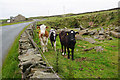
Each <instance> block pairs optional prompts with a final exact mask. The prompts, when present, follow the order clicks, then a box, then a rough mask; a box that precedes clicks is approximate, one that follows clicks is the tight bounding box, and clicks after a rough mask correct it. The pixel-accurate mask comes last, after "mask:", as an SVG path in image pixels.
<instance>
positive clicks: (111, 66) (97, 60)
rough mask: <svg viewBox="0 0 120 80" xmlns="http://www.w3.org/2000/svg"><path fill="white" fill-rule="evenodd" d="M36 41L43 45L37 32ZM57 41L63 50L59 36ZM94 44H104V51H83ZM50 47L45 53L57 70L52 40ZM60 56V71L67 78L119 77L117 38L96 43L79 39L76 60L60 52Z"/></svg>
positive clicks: (58, 46) (59, 47) (76, 46)
mask: <svg viewBox="0 0 120 80" xmlns="http://www.w3.org/2000/svg"><path fill="white" fill-rule="evenodd" d="M35 32H37V30H36V31H35ZM34 41H35V42H36V43H37V44H38V45H39V47H41V46H40V44H39V43H40V40H39V38H38V34H37V33H36V34H35V38H34ZM96 41H98V40H96ZM56 42H57V44H56V47H57V49H59V50H61V45H60V40H59V37H57V40H56ZM94 46H102V47H103V48H104V50H103V52H96V51H95V50H94V49H93V50H91V51H83V49H86V48H91V47H94ZM111 46H115V47H111ZM84 47H85V48H84ZM48 49H49V51H48V52H45V53H44V55H45V57H46V58H47V59H48V61H49V63H50V64H51V65H52V66H53V67H54V70H56V69H57V67H56V57H57V52H55V51H54V50H53V49H52V48H51V43H50V40H49V41H48ZM58 57H59V59H58V64H59V65H58V73H59V74H60V75H62V76H64V77H65V78H99V77H100V78H118V39H117V38H114V40H105V41H103V42H101V41H98V43H96V44H91V43H89V42H87V41H81V40H77V43H76V45H75V52H74V59H75V60H74V61H72V60H71V59H67V56H66V57H63V56H62V55H61V53H60V52H59V56H58ZM83 58H86V59H83ZM82 59H83V60H82Z"/></svg>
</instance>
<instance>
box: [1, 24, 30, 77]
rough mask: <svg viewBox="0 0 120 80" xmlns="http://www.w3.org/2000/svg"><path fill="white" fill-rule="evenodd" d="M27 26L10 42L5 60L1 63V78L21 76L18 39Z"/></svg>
mask: <svg viewBox="0 0 120 80" xmlns="http://www.w3.org/2000/svg"><path fill="white" fill-rule="evenodd" d="M28 26H29V25H28ZM28 26H26V27H25V28H24V29H23V30H22V31H21V32H20V33H19V35H18V36H17V37H16V39H15V40H14V43H13V44H12V46H11V48H10V50H9V52H8V55H7V56H6V58H5V61H4V62H3V65H2V78H3V79H10V78H21V73H20V68H18V64H19V60H18V55H19V52H18V51H19V39H20V36H21V34H22V33H23V32H24V31H25V29H26V28H27V27H28Z"/></svg>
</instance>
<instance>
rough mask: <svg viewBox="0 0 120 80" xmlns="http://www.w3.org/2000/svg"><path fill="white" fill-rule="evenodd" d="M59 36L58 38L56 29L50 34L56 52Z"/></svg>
mask: <svg viewBox="0 0 120 80" xmlns="http://www.w3.org/2000/svg"><path fill="white" fill-rule="evenodd" d="M57 36H58V34H56V31H55V30H54V29H51V30H50V33H49V38H50V42H51V45H52V48H53V44H54V49H55V51H56V37H57Z"/></svg>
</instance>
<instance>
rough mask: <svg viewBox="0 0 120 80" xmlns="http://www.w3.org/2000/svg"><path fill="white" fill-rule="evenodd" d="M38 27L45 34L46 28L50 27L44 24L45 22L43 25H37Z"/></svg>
mask: <svg viewBox="0 0 120 80" xmlns="http://www.w3.org/2000/svg"><path fill="white" fill-rule="evenodd" d="M37 28H38V29H40V31H41V34H45V30H46V28H48V27H47V26H46V25H44V24H42V25H41V24H40V25H38V26H37Z"/></svg>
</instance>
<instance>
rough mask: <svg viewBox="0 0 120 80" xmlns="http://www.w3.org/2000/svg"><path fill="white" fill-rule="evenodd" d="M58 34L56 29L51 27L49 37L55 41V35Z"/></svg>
mask: <svg viewBox="0 0 120 80" xmlns="http://www.w3.org/2000/svg"><path fill="white" fill-rule="evenodd" d="M57 36H58V34H56V31H55V30H54V29H51V37H52V38H53V40H54V41H56V37H57Z"/></svg>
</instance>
